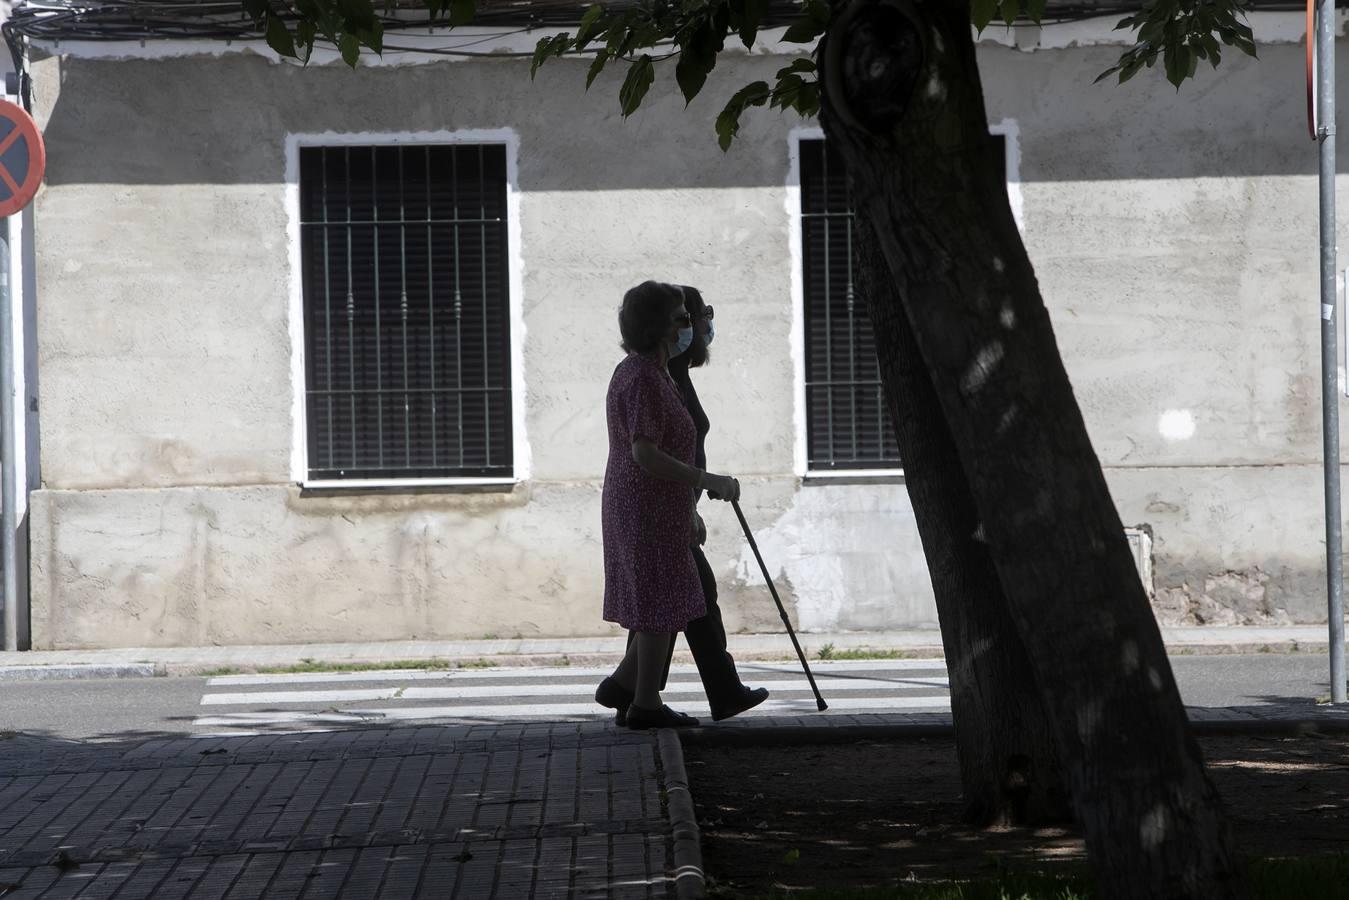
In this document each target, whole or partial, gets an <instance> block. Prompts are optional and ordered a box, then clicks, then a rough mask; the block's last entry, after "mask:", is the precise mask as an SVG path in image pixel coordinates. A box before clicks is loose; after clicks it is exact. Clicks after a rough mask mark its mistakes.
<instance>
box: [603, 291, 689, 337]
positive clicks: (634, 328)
mask: <svg viewBox="0 0 1349 900" xmlns="http://www.w3.org/2000/svg"><path fill="white" fill-rule="evenodd" d="M681 302H683V298H682V297H680V296H679V290H678V289H677V288H675V287H674V286H673V285H668V284H662V283H661V282H659V281H643V282H642V283H641V284H639V285H637V286H636V287H634V288H630V289H629V290H628V292H627V293H626V294H624V295H623V305H622V307H620V308H619V310H618V331H619V333H620V334H621V335H622V336H623V343H622V347H623V349H624V350H627V351H628V352H629V353H650V352H651V351H652V350H655V349H656V348H657V347H659V346H660V343H661V341H663V340H665V335H666V334H668V333H669V330H670V313H672V312H674V310H675V307H677V306H679V304H680V303H681Z"/></svg>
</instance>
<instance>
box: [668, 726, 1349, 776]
mask: <svg viewBox="0 0 1349 900" xmlns="http://www.w3.org/2000/svg"><path fill="white" fill-rule="evenodd" d="M1190 732H1191V733H1192V734H1194V735H1196V736H1199V737H1233V736H1242V735H1286V736H1289V737H1302V736H1305V735H1309V734H1349V718H1338V717H1335V716H1332V715H1327V716H1314V717H1303V718H1296V719H1274V718H1269V719H1262V718H1258V717H1252V718H1250V719H1209V720H1203V719H1201V720H1198V721H1194V720H1192V721H1191V722H1190ZM954 736H955V726H953V725H951V724H950V723H946V724H930V725H929V724H917V723H915V724H912V725H908V724H901V725H769V726H763V727H753V726H737V727H733V728H726V727H721V728H717V727H712V728H707V727H694V728H684V729H681V730H680V737H681V738H682V739H683V740H684V741H685V742H686V743H688V744H690V745H692V746H696V747H763V746H775V747H781V746H798V745H803V744H851V743H855V742H857V741H896V740H920V739H941V738H952V737H954ZM680 765H681V766H682V765H683V758H682V754H681V758H680Z"/></svg>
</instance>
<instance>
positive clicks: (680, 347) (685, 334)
mask: <svg viewBox="0 0 1349 900" xmlns="http://www.w3.org/2000/svg"><path fill="white" fill-rule="evenodd" d="M692 344H693V329H692V328H681V329H679V340H678V341H677V342H675V346H674V352H673V353H671V354H670V355H671V356H678V355H679V354H681V353H683V352H684V351H685V350H687V349H689V346H690V345H692Z"/></svg>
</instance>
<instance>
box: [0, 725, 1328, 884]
mask: <svg viewBox="0 0 1349 900" xmlns="http://www.w3.org/2000/svg"><path fill="white" fill-rule="evenodd" d="M1188 712H1189V715H1190V719H1191V722H1192V723H1193V724H1194V726H1195V728H1196V730H1197V731H1215V732H1224V733H1226V732H1230V731H1233V730H1240V731H1252V732H1258V733H1263V732H1265V731H1280V730H1285V729H1289V728H1292V729H1294V730H1308V729H1318V730H1334V731H1338V732H1343V731H1347V730H1349V711H1347V710H1344V709H1333V708H1329V707H1323V706H1316V705H1313V704H1310V703H1308V704H1305V705H1285V706H1261V707H1242V708H1227V709H1223V708H1214V709H1204V708H1191V709H1189V710H1188ZM950 728H951V717H950V714H949V713H875V714H864V715H837V714H825V715H812V716H784V717H758V718H744V719H733V720H730V721H728V722H723V723H720V724H718V725H715V726H710V727H703V728H697V729H691V730H689V731H686V732H684V733H683V734H682V735H681V737H682V738H683V740H684V741H686V742H687V741H693V742H720V743H732V744H735V743H745V744H753V743H762V742H764V741H772V742H774V743H810V742H817V741H826V742H827V741H840V740H842V741H848V740H864V739H877V740H881V739H887V738H892V737H903V736H909V737H916V736H920V735H924V734H929V735H939V734H949V732H950ZM663 738H664V739H663V740H662V738H661V737H660V736H658V735H657V734H656V733H654V732H631V731H626V730H619V729H615V728H613V727H612V726H611V725H609V724H607V723H602V722H587V723H583V724H577V723H569V724H557V723H538V724H514V725H475V726H469V725H453V726H436V727H422V728H414V727H408V728H398V729H378V730H376V729H367V730H352V731H338V732H330V733H313V734H273V735H263V736H256V737H245V736H241V737H228V738H203V737H199V738H172V739H167V738H163V739H153V740H139V741H118V742H109V743H80V742H72V741H64V740H56V739H51V738H44V737H41V736H36V735H27V734H24V735H18V736H13V737H10V738H8V739H0V898H3V900H18V898H24V900H29V898H42V900H58V898H65V900H70V898H78V900H146V898H154V900H180V898H193V900H254V898H278V900H280V898H287V900H288V898H313V900H327V898H351V900H402V898H414V897H421V898H427V900H444V898H452V897H457V898H462V900H493V898H500V900H526V898H540V900H543V898H558V900H561V898H568V900H570V898H578V900H579V898H601V897H603V898H615V900H627V898H642V900H651V898H674V897H676V896H677V895H680V896H685V897H691V896H696V895H697V893H698V891H699V889H700V887H701V881H702V877H701V871H700V865H699V864H698V862H697V851H696V846H697V839H698V838H697V829H696V825H695V823H694V822H693V819H692V817H693V809H692V804H691V803H690V802H689V794H688V788H687V786H686V774H685V772H684V767H683V762H682V753H681V752H680V750H679V740H678V739H675V738H674V735H673V734H671V733H663ZM677 871H678V872H680V873H682V874H683V875H684V876H685V877H681V879H680V883H679V887H680V888H681V889H682V890H681V891H676V883H675V880H674V874H675V873H676V872H677Z"/></svg>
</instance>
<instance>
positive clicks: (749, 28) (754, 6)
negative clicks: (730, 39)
mask: <svg viewBox="0 0 1349 900" xmlns="http://www.w3.org/2000/svg"><path fill="white" fill-rule="evenodd" d="M767 14H768V0H744V6H743V8H742V10H741V13H740V23H739V25H738V26H737V27H736V31H737V33H738V34H739V35H740V42H741V43H742V44H744V45H745V49H746V50H750V49H753V47H754V41H755V39H756V38H757V37H758V36H759V23H760V22H762V21H763V17H764V16H765V15H767Z"/></svg>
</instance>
